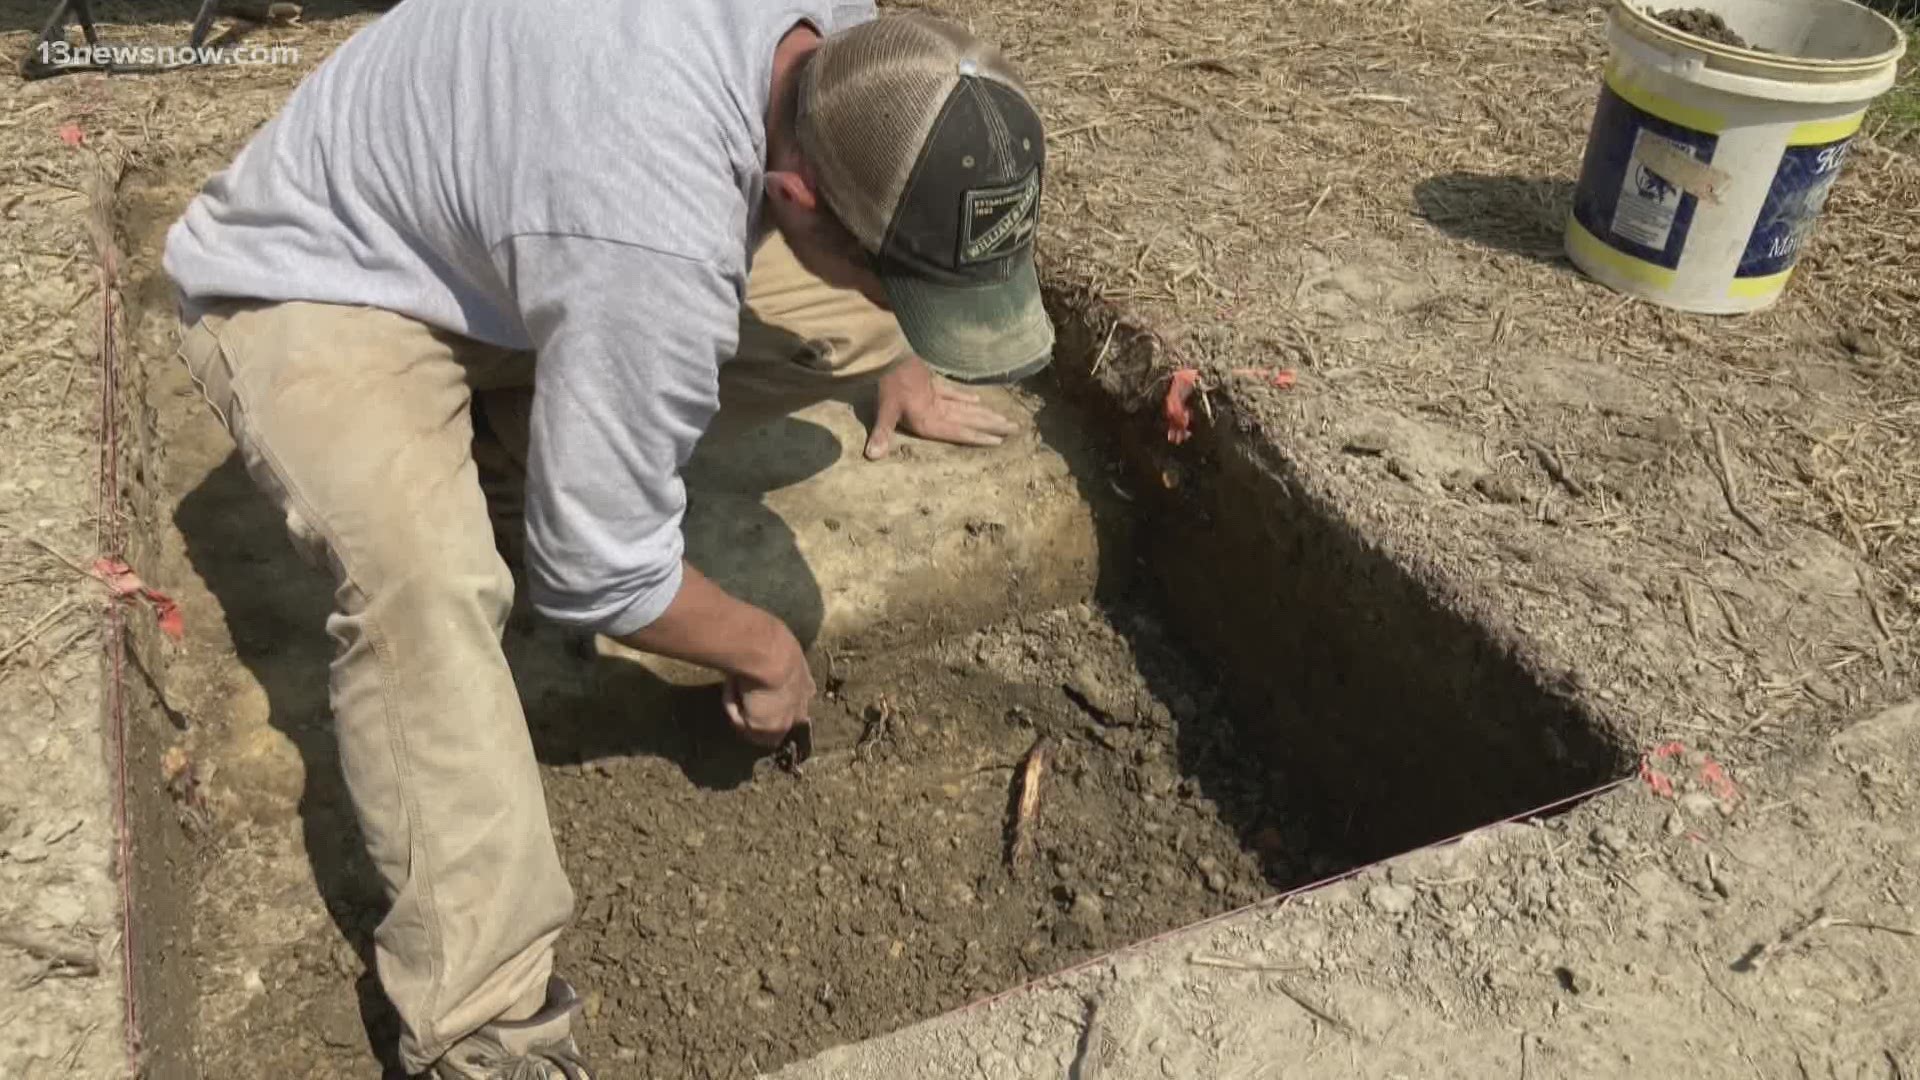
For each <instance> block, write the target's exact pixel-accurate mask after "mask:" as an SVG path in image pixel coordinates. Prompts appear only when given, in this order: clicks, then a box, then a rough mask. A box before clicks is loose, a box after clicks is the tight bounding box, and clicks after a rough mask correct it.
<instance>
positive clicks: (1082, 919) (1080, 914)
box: [1067, 892, 1107, 930]
mask: <svg viewBox="0 0 1920 1080" xmlns="http://www.w3.org/2000/svg"><path fill="white" fill-rule="evenodd" d="M1067 918H1069V919H1072V920H1073V921H1074V922H1077V923H1080V924H1082V925H1084V926H1086V927H1087V928H1088V929H1091V930H1098V929H1100V928H1101V927H1102V926H1104V925H1106V921H1107V913H1106V909H1105V908H1104V907H1102V906H1101V904H1100V898H1099V897H1097V896H1095V895H1093V894H1092V893H1090V892H1082V893H1081V894H1080V895H1078V896H1076V897H1074V898H1073V906H1072V907H1071V908H1068V909H1067Z"/></svg>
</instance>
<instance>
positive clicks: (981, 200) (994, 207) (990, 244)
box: [960, 168, 1040, 265]
mask: <svg viewBox="0 0 1920 1080" xmlns="http://www.w3.org/2000/svg"><path fill="white" fill-rule="evenodd" d="M1039 211H1040V170H1039V169H1037V168H1036V169H1031V170H1029V171H1028V172H1027V175H1026V176H1025V177H1024V178H1023V179H1020V180H1017V181H1015V182H1014V183H1011V184H1008V185H1007V186H1006V187H997V188H974V189H971V190H969V191H967V192H966V193H965V199H964V201H963V203H962V207H961V211H960V262H961V264H962V265H965V264H968V263H983V262H993V261H994V260H996V259H1002V258H1005V257H1006V256H1008V255H1011V254H1013V253H1014V252H1016V251H1018V250H1020V248H1021V246H1022V245H1024V244H1026V243H1027V242H1028V241H1029V240H1031V239H1032V238H1033V227H1034V222H1035V220H1036V219H1037V218H1038V216H1039Z"/></svg>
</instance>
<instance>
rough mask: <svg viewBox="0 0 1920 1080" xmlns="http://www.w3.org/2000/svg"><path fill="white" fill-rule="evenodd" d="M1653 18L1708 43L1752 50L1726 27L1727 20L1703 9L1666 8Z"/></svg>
mask: <svg viewBox="0 0 1920 1080" xmlns="http://www.w3.org/2000/svg"><path fill="white" fill-rule="evenodd" d="M1654 18H1657V19H1659V20H1660V21H1661V22H1663V23H1666V24H1667V25H1668V26H1671V27H1673V28H1674V29H1675V30H1680V31H1683V32H1685V33H1689V34H1692V35H1693V36H1695V37H1702V38H1706V39H1707V40H1708V41H1716V42H1719V43H1720V44H1722V45H1731V46H1733V47H1734V48H1736V49H1748V48H1752V46H1750V45H1748V44H1747V39H1746V38H1743V37H1741V36H1740V35H1739V34H1736V33H1734V32H1733V28H1732V27H1730V26H1728V25H1727V20H1725V19H1723V18H1721V17H1720V16H1719V15H1717V14H1715V13H1713V12H1711V11H1708V10H1707V9H1705V8H1668V9H1667V10H1665V11H1663V12H1661V13H1660V14H1658V15H1656V16H1654Z"/></svg>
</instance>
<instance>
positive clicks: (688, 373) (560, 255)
mask: <svg viewBox="0 0 1920 1080" xmlns="http://www.w3.org/2000/svg"><path fill="white" fill-rule="evenodd" d="M498 254H499V258H500V261H501V268H502V271H503V273H504V274H505V275H506V277H507V280H508V281H509V282H511V283H512V284H513V286H514V289H515V294H516V295H517V296H518V297H519V299H520V306H521V312H522V317H523V318H524V319H525V321H526V324H527V329H528V332H529V334H530V336H531V337H532V338H533V341H534V346H535V348H536V350H537V351H538V354H539V360H538V362H537V364H536V366H535V389H534V402H533V415H532V423H531V430H530V432H529V436H530V438H529V446H528V451H529V452H528V460H527V508H526V509H527V514H526V517H527V570H528V583H529V586H530V588H529V592H530V594H531V598H532V601H533V605H534V608H535V609H536V610H537V611H539V612H540V613H541V614H542V615H544V616H546V617H547V618H549V619H552V620H553V621H555V622H557V623H560V624H562V625H566V626H571V627H574V628H577V629H584V630H591V631H594V632H597V633H602V634H606V635H607V636H609V637H612V638H615V639H618V640H621V641H623V642H626V643H629V644H631V645H633V646H634V647H636V648H639V649H643V650H646V651H648V652H653V653H658V654H660V655H663V656H669V657H673V658H675V659H679V660H685V661H688V662H690V663H697V664H701V665H704V666H708V667H712V668H716V669H718V670H720V671H722V672H725V673H726V674H727V675H728V676H729V701H730V705H732V706H734V707H733V708H730V712H731V713H733V714H734V716H733V719H734V723H735V726H736V727H738V728H739V729H740V730H741V732H742V734H743V735H746V736H747V737H748V738H751V739H754V740H755V741H757V742H763V743H764V742H774V743H777V742H778V741H779V739H780V737H781V736H783V735H784V734H785V733H786V730H787V728H788V727H790V726H791V725H792V724H793V723H794V722H796V721H798V720H801V719H804V718H805V715H806V707H807V704H808V702H809V701H810V700H811V698H812V693H813V684H812V680H811V678H810V676H809V675H808V673H807V667H806V658H805V655H804V653H803V651H802V649H801V647H800V645H799V643H798V642H797V641H796V640H794V637H793V634H792V632H791V631H789V630H788V629H787V627H786V626H785V625H784V624H782V623H781V622H780V621H779V620H778V619H776V618H774V617H773V616H772V615H770V614H768V613H767V612H765V611H762V610H760V609H759V608H756V607H754V606H752V605H750V604H747V603H745V602H743V601H740V600H738V599H735V598H734V597H732V596H729V595H727V594H726V592H724V591H723V590H721V589H720V587H719V586H717V585H715V584H713V583H712V582H711V581H709V580H707V578H705V577H704V576H703V575H701V574H700V573H699V572H698V571H696V570H694V569H693V568H692V567H689V566H687V565H686V564H685V561H684V551H685V543H684V540H683V538H682V536H681V531H680V527H681V522H682V519H683V517H684V516H685V512H686V489H685V486H684V485H683V484H682V482H681V479H680V470H681V469H682V468H683V467H684V466H685V465H686V462H687V459H688V457H690V456H691V455H692V453H693V448H694V445H695V443H697V442H698V441H699V438H700V435H701V433H702V432H703V431H704V430H705V429H706V426H707V423H708V421H709V420H710V419H711V418H712V416H713V413H714V411H715V409H717V408H718V405H719V385H718V375H719V366H720V363H721V362H722V360H724V359H725V358H726V357H727V356H728V355H729V354H731V352H732V351H733V349H734V346H735V343H736V337H737V334H738V328H739V301H738V298H737V292H736V291H735V284H734V282H733V281H731V280H730V279H729V277H728V276H727V275H726V274H725V273H723V272H722V271H721V270H720V269H719V268H718V267H715V266H713V265H712V264H710V263H707V262H703V261H701V260H697V259H689V258H685V257H682V256H679V255H676V254H672V253H667V252H660V251H655V250H653V249H650V248H646V247H642V246H636V245H630V244H619V243H613V242H609V241H603V240H596V239H589V238H583V237H575V236H546V235H536V236H517V237H514V238H512V239H510V240H508V241H506V242H505V243H504V244H503V245H502V247H501V249H500V251H499V253H498Z"/></svg>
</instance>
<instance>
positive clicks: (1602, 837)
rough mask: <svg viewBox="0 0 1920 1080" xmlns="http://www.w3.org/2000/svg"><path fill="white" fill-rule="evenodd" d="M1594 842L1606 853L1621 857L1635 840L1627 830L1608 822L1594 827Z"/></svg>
mask: <svg viewBox="0 0 1920 1080" xmlns="http://www.w3.org/2000/svg"><path fill="white" fill-rule="evenodd" d="M1593 842H1594V843H1595V844H1596V845H1598V846H1599V847H1601V848H1603V849H1605V850H1606V851H1608V852H1610V853H1612V854H1614V855H1619V854H1621V853H1622V852H1624V851H1626V850H1627V848H1629V847H1630V846H1632V844H1633V839H1632V837H1630V836H1628V835H1627V830H1625V829H1623V828H1621V827H1620V826H1618V825H1615V824H1613V823H1612V822H1608V823H1606V824H1604V825H1598V826H1595V827H1594V830H1593Z"/></svg>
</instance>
